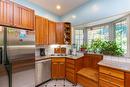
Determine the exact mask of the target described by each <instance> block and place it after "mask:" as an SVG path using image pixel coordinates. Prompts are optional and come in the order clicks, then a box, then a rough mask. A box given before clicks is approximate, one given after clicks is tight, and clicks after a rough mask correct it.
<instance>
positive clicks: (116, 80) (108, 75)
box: [99, 66, 125, 87]
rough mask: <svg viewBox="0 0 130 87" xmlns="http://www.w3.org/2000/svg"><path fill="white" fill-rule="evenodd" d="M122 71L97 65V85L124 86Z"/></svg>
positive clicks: (101, 86)
mask: <svg viewBox="0 0 130 87" xmlns="http://www.w3.org/2000/svg"><path fill="white" fill-rule="evenodd" d="M124 79H125V77H124V72H123V71H119V70H115V69H111V68H108V67H103V66H100V67H99V87H125V86H124V81H125V80H124Z"/></svg>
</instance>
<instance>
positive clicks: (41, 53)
mask: <svg viewBox="0 0 130 87" xmlns="http://www.w3.org/2000/svg"><path fill="white" fill-rule="evenodd" d="M40 56H46V54H45V48H40Z"/></svg>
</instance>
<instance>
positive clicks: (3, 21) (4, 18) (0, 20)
mask: <svg viewBox="0 0 130 87" xmlns="http://www.w3.org/2000/svg"><path fill="white" fill-rule="evenodd" d="M0 25H4V26H13V3H12V2H10V1H8V0H0Z"/></svg>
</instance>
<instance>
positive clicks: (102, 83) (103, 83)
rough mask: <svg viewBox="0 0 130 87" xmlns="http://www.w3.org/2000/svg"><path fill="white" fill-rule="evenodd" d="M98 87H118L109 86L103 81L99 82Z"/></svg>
mask: <svg viewBox="0 0 130 87" xmlns="http://www.w3.org/2000/svg"><path fill="white" fill-rule="evenodd" d="M99 87H119V86H116V85H113V84H110V83H108V82H106V81H103V80H99Z"/></svg>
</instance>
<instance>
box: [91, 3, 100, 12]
mask: <svg viewBox="0 0 130 87" xmlns="http://www.w3.org/2000/svg"><path fill="white" fill-rule="evenodd" d="M92 9H93V11H94V12H97V11H98V10H99V6H98V5H96V4H95V5H93V7H92Z"/></svg>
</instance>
